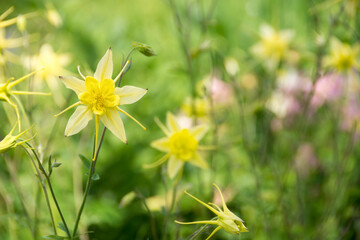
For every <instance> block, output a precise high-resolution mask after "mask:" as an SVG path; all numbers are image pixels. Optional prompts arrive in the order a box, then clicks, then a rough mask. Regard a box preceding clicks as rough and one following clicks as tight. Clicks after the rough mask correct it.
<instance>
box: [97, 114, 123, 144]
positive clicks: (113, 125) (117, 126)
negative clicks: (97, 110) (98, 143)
mask: <svg viewBox="0 0 360 240" xmlns="http://www.w3.org/2000/svg"><path fill="white" fill-rule="evenodd" d="M101 121H102V122H103V123H104V125H105V127H107V128H108V129H109V130H110V131H111V132H112V133H113V134H114V135H115V136H116V137H117V138H119V139H120V140H121V141H123V142H124V143H127V142H126V135H125V128H124V123H123V121H122V119H121V117H120V114H119V113H118V112H117V110H116V109H111V110H107V111H106V112H105V114H104V115H101Z"/></svg>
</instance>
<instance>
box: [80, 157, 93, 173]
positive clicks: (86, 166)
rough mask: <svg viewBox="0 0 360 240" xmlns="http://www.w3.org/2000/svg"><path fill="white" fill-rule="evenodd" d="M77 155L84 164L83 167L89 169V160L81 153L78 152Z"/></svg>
mask: <svg viewBox="0 0 360 240" xmlns="http://www.w3.org/2000/svg"><path fill="white" fill-rule="evenodd" d="M79 157H80V159H81V161H82V163H83V164H84V166H85V168H86V169H87V170H89V171H90V166H91V161H90V160H89V159H87V158H86V157H85V156H84V155H82V154H79Z"/></svg>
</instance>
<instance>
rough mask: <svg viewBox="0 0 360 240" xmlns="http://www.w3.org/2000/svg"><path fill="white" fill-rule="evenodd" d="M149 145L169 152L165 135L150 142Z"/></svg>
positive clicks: (168, 143)
mask: <svg viewBox="0 0 360 240" xmlns="http://www.w3.org/2000/svg"><path fill="white" fill-rule="evenodd" d="M151 146H152V147H153V148H156V149H158V150H160V151H163V152H170V142H169V138H167V137H164V138H160V139H158V140H155V141H153V142H151Z"/></svg>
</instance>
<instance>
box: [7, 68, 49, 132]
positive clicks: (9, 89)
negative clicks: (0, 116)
mask: <svg viewBox="0 0 360 240" xmlns="http://www.w3.org/2000/svg"><path fill="white" fill-rule="evenodd" d="M35 73H36V71H35V72H32V73H30V74H28V75H25V76H23V77H21V78H19V79H17V80H14V78H10V79H9V80H8V81H7V82H6V83H0V101H4V102H7V103H8V104H10V106H11V107H13V108H14V109H15V112H16V116H17V121H18V124H19V131H21V121H20V113H19V109H18V106H17V104H15V103H14V102H13V100H11V98H14V99H15V100H16V102H19V100H18V99H17V97H16V95H51V94H50V93H43V92H27V91H15V90H12V88H13V87H14V86H16V85H17V84H19V83H21V82H22V81H24V80H25V79H26V78H28V77H30V76H32V75H34V74H35ZM12 80H14V81H12Z"/></svg>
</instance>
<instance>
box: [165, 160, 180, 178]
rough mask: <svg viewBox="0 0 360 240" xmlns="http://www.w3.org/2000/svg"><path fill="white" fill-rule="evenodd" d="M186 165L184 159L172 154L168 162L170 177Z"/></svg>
mask: <svg viewBox="0 0 360 240" xmlns="http://www.w3.org/2000/svg"><path fill="white" fill-rule="evenodd" d="M183 166H184V161H182V160H180V159H178V158H176V157H175V156H171V157H170V159H169V164H168V169H167V170H168V174H169V177H170V178H174V177H175V176H176V175H177V173H178V172H179V171H180V169H181V168H182V167H183Z"/></svg>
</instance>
